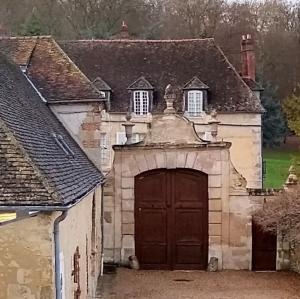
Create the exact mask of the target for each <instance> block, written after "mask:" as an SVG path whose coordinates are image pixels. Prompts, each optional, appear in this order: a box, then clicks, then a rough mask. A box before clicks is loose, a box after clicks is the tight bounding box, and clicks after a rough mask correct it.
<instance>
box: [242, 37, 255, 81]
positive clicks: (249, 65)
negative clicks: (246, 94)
mask: <svg viewBox="0 0 300 299" xmlns="http://www.w3.org/2000/svg"><path fill="white" fill-rule="evenodd" d="M241 58H242V77H243V78H247V79H252V80H253V81H255V71H256V69H255V68H256V67H255V52H254V41H253V39H252V37H251V34H247V35H242V40H241Z"/></svg>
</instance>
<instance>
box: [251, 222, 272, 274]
mask: <svg viewBox="0 0 300 299" xmlns="http://www.w3.org/2000/svg"><path fill="white" fill-rule="evenodd" d="M276 247H277V236H276V235H275V234H271V233H269V232H265V231H263V230H262V229H261V228H260V227H259V226H258V225H257V224H255V223H254V222H253V223H252V270H254V271H275V270H276V253H277V249H276Z"/></svg>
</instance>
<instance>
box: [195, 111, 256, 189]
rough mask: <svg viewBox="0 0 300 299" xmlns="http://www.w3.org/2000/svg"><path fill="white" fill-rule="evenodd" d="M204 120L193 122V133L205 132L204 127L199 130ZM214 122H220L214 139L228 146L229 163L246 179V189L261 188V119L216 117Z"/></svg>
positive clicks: (242, 116)
mask: <svg viewBox="0 0 300 299" xmlns="http://www.w3.org/2000/svg"><path fill="white" fill-rule="evenodd" d="M208 119H209V117H208V116H207V117H205V118H203V119H200V118H196V119H193V121H194V122H195V124H196V126H195V127H196V131H197V132H199V133H200V134H201V133H203V132H205V131H207V125H204V126H203V123H205V122H207V120H208ZM217 119H218V120H219V121H220V124H219V126H218V137H219V138H222V139H223V140H224V141H228V142H231V143H232V146H231V148H230V155H231V160H232V163H233V165H234V166H235V168H236V169H237V171H238V172H239V173H241V174H242V175H243V176H244V177H245V178H246V180H247V187H248V188H262V152H261V146H262V145H261V138H262V135H261V134H262V132H261V115H260V114H247V113H240V114H239V113H235V114H218V117H217ZM200 136H201V135H200ZM203 137H204V136H203Z"/></svg>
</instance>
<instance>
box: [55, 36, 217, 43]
mask: <svg viewBox="0 0 300 299" xmlns="http://www.w3.org/2000/svg"><path fill="white" fill-rule="evenodd" d="M195 41H201V42H204V41H206V42H208V41H214V38H213V37H208V38H186V39H78V40H76V39H73V40H60V41H58V43H60V42H61V43H72V42H108V43H109V42H111V43H116V42H126V43H128V42H131V43H141V42H144V43H174V42H178V43H181V42H195Z"/></svg>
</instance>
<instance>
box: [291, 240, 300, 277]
mask: <svg viewBox="0 0 300 299" xmlns="http://www.w3.org/2000/svg"><path fill="white" fill-rule="evenodd" d="M290 269H291V270H292V271H295V272H297V273H299V274H300V243H294V244H291V247H290Z"/></svg>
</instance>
